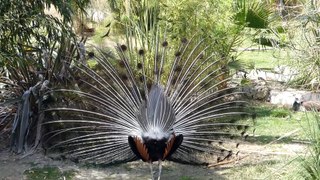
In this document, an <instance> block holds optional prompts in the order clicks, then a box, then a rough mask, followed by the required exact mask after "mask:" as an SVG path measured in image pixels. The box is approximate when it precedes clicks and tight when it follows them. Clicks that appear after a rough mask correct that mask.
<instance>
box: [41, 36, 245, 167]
mask: <svg viewBox="0 0 320 180" xmlns="http://www.w3.org/2000/svg"><path fill="white" fill-rule="evenodd" d="M209 47H210V46H205V45H204V44H203V41H201V40H200V41H198V42H193V41H192V40H190V41H188V40H187V39H182V40H181V44H180V46H179V47H177V48H175V49H174V48H173V47H171V46H170V44H169V43H168V42H167V41H163V42H157V43H156V45H155V47H154V49H152V50H150V49H143V48H141V49H139V48H136V47H135V48H133V47H132V46H127V45H117V46H116V48H115V52H116V54H114V53H112V52H105V51H103V50H101V49H95V51H96V52H95V53H94V54H95V57H94V59H95V61H96V62H97V64H96V66H95V67H89V66H88V65H86V64H84V63H83V62H78V63H75V64H73V65H72V66H71V65H70V67H72V68H73V69H72V74H73V78H74V81H75V82H76V84H75V85H74V86H72V88H65V89H54V90H52V92H51V94H53V96H54V97H55V98H56V99H58V100H57V101H58V102H59V103H56V104H55V105H53V106H52V107H50V108H49V109H47V110H45V111H46V115H47V119H48V120H47V121H46V122H45V123H44V127H45V130H46V133H45V134H44V136H43V141H44V146H45V148H46V150H47V151H48V152H55V153H58V154H61V157H65V158H69V159H72V160H75V161H79V162H85V163H95V164H113V163H123V162H129V161H134V160H138V159H142V160H143V161H146V162H153V161H163V160H170V161H175V162H180V163H189V164H207V163H211V162H213V161H214V162H217V161H218V162H220V161H223V160H225V159H227V158H230V157H231V156H232V155H234V154H236V152H237V151H236V150H234V149H236V147H237V146H238V141H237V138H236V140H234V137H244V136H245V133H246V130H247V129H248V128H249V126H248V125H246V124H241V123H238V120H240V119H242V118H243V117H244V116H246V115H248V114H249V113H248V112H247V110H246V109H247V103H246V101H244V100H243V98H242V93H241V87H239V86H236V87H232V86H230V85H229V84H230V83H229V82H230V80H231V78H230V77H231V76H230V72H229V71H228V68H227V66H226V64H227V62H225V61H226V60H225V59H224V58H221V57H217V55H215V54H214V53H213V54H210V53H208V52H207V50H208V48H209ZM229 141H230V142H232V143H233V144H234V145H230V143H229Z"/></svg>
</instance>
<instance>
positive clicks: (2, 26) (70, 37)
mask: <svg viewBox="0 0 320 180" xmlns="http://www.w3.org/2000/svg"><path fill="white" fill-rule="evenodd" d="M88 2H89V1H87V0H86V1H78V0H73V1H68V3H59V1H42V0H40V1H13V0H9V1H5V2H2V3H1V4H0V49H1V51H0V67H2V68H3V69H2V70H3V71H4V73H2V74H1V77H0V83H3V84H6V86H5V91H7V92H12V93H10V95H9V96H6V97H4V103H1V104H0V106H9V105H13V106H15V108H13V109H14V110H12V113H13V114H15V116H14V119H13V122H12V127H11V129H12V133H11V149H12V150H13V151H14V152H17V153H23V152H25V151H28V150H33V149H35V148H36V147H37V145H38V144H39V142H40V133H41V123H42V120H43V118H44V115H43V113H42V109H43V108H45V106H46V105H45V104H46V103H47V102H46V101H47V100H48V96H45V92H46V91H47V90H48V89H49V85H50V86H51V87H54V86H55V85H57V84H63V83H65V82H66V80H68V67H69V66H70V64H71V62H72V61H73V59H75V58H77V59H80V60H83V59H84V43H83V42H84V41H83V42H81V43H79V42H78V41H77V38H76V36H75V34H74V33H73V30H72V26H71V24H72V15H73V12H74V11H75V10H83V8H84V7H85V6H86V4H87V3H88ZM50 6H54V7H55V8H56V9H57V10H58V12H60V13H61V15H62V19H58V18H56V17H53V16H51V15H48V14H46V13H45V8H46V7H50ZM5 117H6V116H5ZM2 121H6V122H5V123H4V124H9V123H8V122H7V121H10V119H8V118H6V119H5V120H4V119H1V121H0V122H2ZM2 128H8V126H7V125H5V126H4V127H2V126H0V131H1V130H2Z"/></svg>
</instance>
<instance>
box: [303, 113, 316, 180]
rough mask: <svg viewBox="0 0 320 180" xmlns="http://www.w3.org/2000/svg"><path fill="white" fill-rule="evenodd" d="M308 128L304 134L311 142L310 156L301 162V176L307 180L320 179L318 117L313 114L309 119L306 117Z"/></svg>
mask: <svg viewBox="0 0 320 180" xmlns="http://www.w3.org/2000/svg"><path fill="white" fill-rule="evenodd" d="M307 120H308V126H307V128H306V129H305V133H306V135H307V137H309V140H310V141H311V146H310V148H309V153H310V156H307V157H306V158H304V161H303V162H302V167H303V171H302V176H303V177H304V178H305V179H307V180H317V179H320V116H319V113H317V112H314V114H313V115H312V116H311V117H310V116H307Z"/></svg>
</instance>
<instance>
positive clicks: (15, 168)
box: [0, 143, 307, 180]
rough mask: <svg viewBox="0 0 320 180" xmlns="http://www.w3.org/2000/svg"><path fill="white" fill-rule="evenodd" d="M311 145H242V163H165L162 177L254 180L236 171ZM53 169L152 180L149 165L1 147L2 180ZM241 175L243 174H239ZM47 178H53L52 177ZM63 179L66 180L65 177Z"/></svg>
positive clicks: (92, 177) (85, 179) (92, 178)
mask: <svg viewBox="0 0 320 180" xmlns="http://www.w3.org/2000/svg"><path fill="white" fill-rule="evenodd" d="M306 149H307V145H305V144H299V143H289V144H271V145H258V144H252V143H246V144H243V145H242V146H240V152H242V153H241V154H240V155H239V160H238V161H236V160H234V161H230V162H229V163H227V164H224V165H221V166H216V167H210V168H208V167H201V166H191V165H183V164H177V163H173V162H165V163H164V168H163V173H162V178H161V179H163V180H166V179H168V180H175V179H176V180H191V179H197V180H198V179H199V180H202V179H203V180H210V179H212V180H220V179H221V180H224V179H238V180H239V179H251V178H250V177H246V175H245V174H243V175H241V174H242V172H241V173H240V175H238V174H237V172H236V171H234V170H233V169H236V168H241V167H246V166H253V167H254V166H257V165H259V164H261V163H264V162H265V161H268V162H270V161H272V160H274V161H277V160H280V161H283V160H284V159H288V160H289V159H292V158H294V157H296V156H300V155H304V154H305V152H306ZM45 166H53V167H58V168H59V170H60V171H62V172H63V171H69V170H73V171H74V172H75V174H74V176H73V177H72V179H75V180H100V179H107V180H108V179H123V180H125V179H141V180H147V179H150V170H149V166H148V164H147V163H143V162H140V161H138V162H131V163H126V164H121V165H117V166H108V167H86V166H82V165H78V164H75V163H73V162H70V161H58V160H53V159H51V158H49V157H46V156H44V155H43V153H41V152H39V153H36V154H33V155H30V156H27V157H25V158H22V159H21V158H20V157H19V156H16V155H14V154H12V153H10V152H8V150H7V149H4V148H2V150H1V148H0V179H2V180H20V179H28V178H27V177H26V175H25V174H24V172H25V171H26V170H30V169H32V168H34V167H39V168H41V167H45ZM238 173H239V172H238ZM47 179H50V177H48V178H47ZM59 179H66V178H64V177H61V178H59ZM267 179H268V178H267Z"/></svg>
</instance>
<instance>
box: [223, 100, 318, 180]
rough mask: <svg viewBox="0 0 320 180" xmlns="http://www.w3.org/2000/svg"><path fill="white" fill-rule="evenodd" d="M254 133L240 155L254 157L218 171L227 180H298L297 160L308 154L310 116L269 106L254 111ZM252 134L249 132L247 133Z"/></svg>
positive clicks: (259, 107) (299, 169) (305, 113)
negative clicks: (244, 153)
mask: <svg viewBox="0 0 320 180" xmlns="http://www.w3.org/2000/svg"><path fill="white" fill-rule="evenodd" d="M255 111H256V113H257V118H256V120H255V122H256V124H255V127H254V128H255V132H254V134H251V136H249V138H248V142H249V143H248V144H247V147H248V148H249V150H248V149H246V147H244V148H243V150H244V151H246V150H248V151H249V152H250V150H252V151H253V152H254V153H252V154H250V153H248V152H247V154H248V156H247V157H246V158H244V159H242V160H241V161H240V162H239V164H238V165H235V167H233V168H227V169H223V170H221V169H220V170H218V171H219V173H220V174H222V175H223V176H224V177H226V178H227V179H244V180H246V179H268V180H269V179H274V180H276V179H302V177H301V174H300V173H301V169H302V168H301V167H302V166H301V162H302V160H301V158H304V157H306V155H307V153H308V152H309V148H308V146H309V143H310V139H309V138H308V134H307V132H308V131H307V129H308V124H309V123H310V122H313V121H314V118H313V117H314V113H312V112H292V111H291V110H289V109H285V108H278V107H275V106H270V105H264V104H262V105H257V106H256V107H255ZM251 133H252V131H251Z"/></svg>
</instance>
